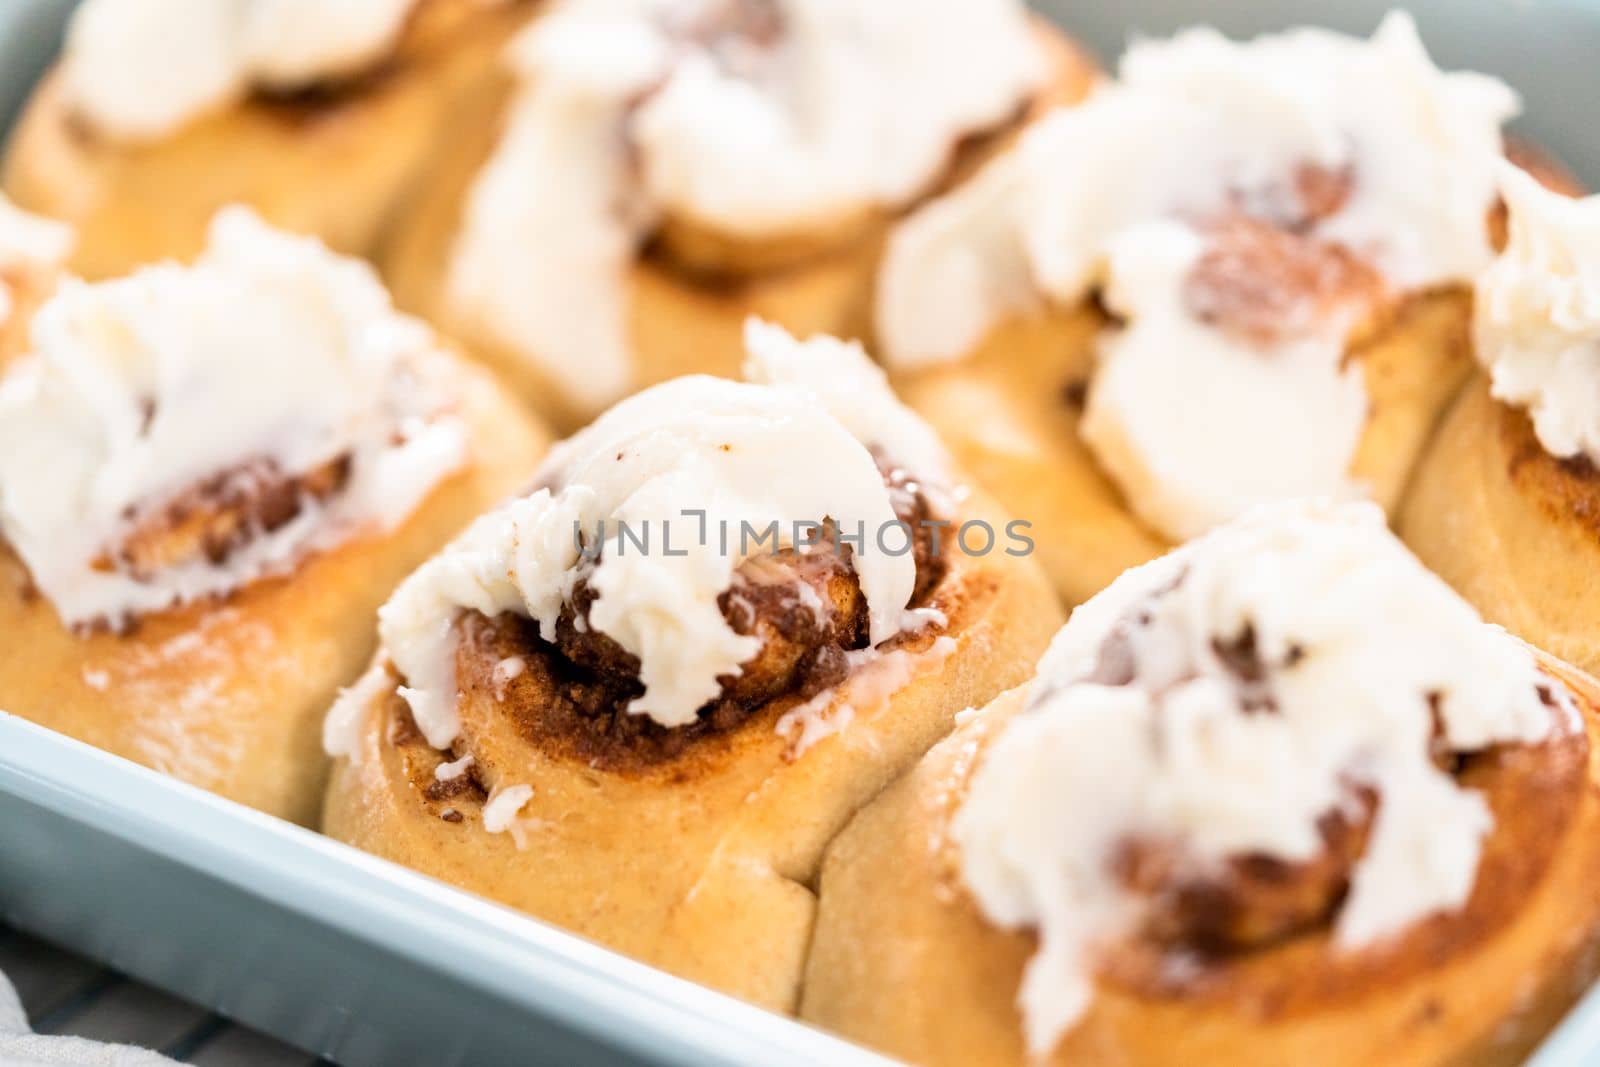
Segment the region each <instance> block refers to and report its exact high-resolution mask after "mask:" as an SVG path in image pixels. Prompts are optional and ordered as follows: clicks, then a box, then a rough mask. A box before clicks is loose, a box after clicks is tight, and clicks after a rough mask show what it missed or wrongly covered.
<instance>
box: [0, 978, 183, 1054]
mask: <svg viewBox="0 0 1600 1067" xmlns="http://www.w3.org/2000/svg"><path fill="white" fill-rule="evenodd" d="M0 1067H176V1065H175V1064H174V1063H173V1061H172V1060H169V1059H167V1058H166V1057H165V1056H158V1055H156V1054H155V1053H154V1052H146V1051H145V1050H144V1049H138V1048H133V1047H131V1046H129V1045H102V1044H99V1043H98V1042H95V1041H88V1040H85V1039H84V1038H81V1037H47V1036H45V1035H43V1034H36V1033H34V1032H33V1031H32V1030H31V1029H29V1027H28V1017H27V1015H26V1014H25V1013H24V1012H23V1010H22V1001H21V1000H19V999H18V998H17V991H16V990H15V989H13V988H12V987H11V983H10V981H8V980H7V979H6V976H5V975H3V974H0Z"/></svg>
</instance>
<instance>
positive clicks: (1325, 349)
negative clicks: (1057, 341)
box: [1079, 219, 1367, 541]
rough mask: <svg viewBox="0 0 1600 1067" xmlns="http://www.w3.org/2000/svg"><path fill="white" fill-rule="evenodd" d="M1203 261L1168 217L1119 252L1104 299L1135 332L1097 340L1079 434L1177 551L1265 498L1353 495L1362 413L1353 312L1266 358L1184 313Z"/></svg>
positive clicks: (1140, 228) (1194, 238) (1137, 229)
mask: <svg viewBox="0 0 1600 1067" xmlns="http://www.w3.org/2000/svg"><path fill="white" fill-rule="evenodd" d="M1204 251H1205V240H1204V238H1203V237H1202V236H1201V235H1200V234H1199V233H1197V232H1196V231H1195V230H1194V229H1192V228H1190V227H1189V226H1186V225H1184V224H1183V223H1181V222H1178V221H1176V220H1170V219H1160V220H1156V221H1153V222H1147V223H1144V224H1141V225H1137V226H1131V227H1129V228H1128V229H1127V230H1125V231H1124V232H1123V233H1122V234H1120V235H1119V236H1118V237H1117V238H1116V239H1115V240H1114V241H1113V242H1112V244H1111V248H1110V250H1109V254H1108V259H1107V263H1108V267H1109V270H1108V281H1107V288H1106V290H1105V292H1104V296H1103V299H1104V301H1105V304H1106V306H1107V307H1108V308H1110V309H1111V310H1112V311H1113V312H1115V313H1116V314H1117V315H1119V316H1121V317H1123V318H1124V319H1125V320H1126V322H1127V326H1126V327H1125V328H1124V329H1121V330H1116V331H1112V332H1110V333H1108V334H1106V335H1105V336H1104V337H1103V338H1101V340H1100V342H1099V366H1098V369H1097V371H1096V374H1095V377H1094V385H1093V388H1092V389H1091V390H1090V392H1089V397H1088V404H1087V406H1086V408H1085V410H1084V416H1083V421H1082V423H1081V424H1080V428H1079V431H1080V433H1081V434H1082V436H1083V439H1084V440H1085V441H1086V442H1087V443H1088V444H1089V446H1090V447H1091V448H1092V449H1093V450H1094V453H1095V456H1096V458H1097V459H1098V460H1099V461H1100V465H1101V466H1102V467H1103V468H1104V469H1105V471H1106V472H1107V473H1109V474H1110V475H1111V476H1112V478H1113V479H1114V480H1115V481H1116V483H1117V485H1118V486H1120V487H1121V489H1122V491H1123V496H1124V498H1125V499H1126V500H1127V501H1128V502H1129V505H1130V506H1131V507H1132V508H1133V509H1134V510H1135V511H1136V512H1137V513H1138V514H1139V515H1140V517H1142V518H1143V519H1144V520H1145V521H1146V522H1148V523H1150V524H1151V525H1152V526H1154V527H1155V528H1156V529H1158V530H1160V531H1161V532H1163V533H1164V534H1166V535H1167V536H1168V537H1170V538H1172V539H1173V540H1176V541H1184V540H1188V539H1189V538H1191V537H1196V536H1198V535H1200V534H1202V533H1204V532H1205V531H1207V530H1209V529H1211V528H1212V527H1214V526H1216V525H1218V524H1219V523H1223V522H1226V521H1228V520H1229V519H1231V518H1233V517H1235V516H1237V515H1242V514H1244V513H1245V512H1246V511H1248V510H1249V509H1250V508H1251V507H1253V506H1255V505H1258V504H1263V503H1266V502H1268V501H1272V500H1283V499H1289V498H1292V497H1296V496H1303V495H1317V494H1322V495H1330V494H1333V493H1335V492H1340V493H1344V494H1348V495H1352V496H1353V495H1356V494H1357V489H1356V487H1355V485H1354V484H1353V483H1352V482H1351V481H1350V479H1349V478H1348V477H1347V474H1348V471H1349V468H1350V458H1351V456H1353V455H1354V454H1355V450H1356V446H1357V444H1358V443H1359V442H1360V439H1361V431H1362V428H1363V426H1364V425H1365V422H1366V413H1367V393H1366V388H1365V386H1364V384H1363V381H1362V375H1361V370H1360V366H1359V365H1358V364H1356V363H1354V362H1350V364H1349V365H1348V366H1344V365H1343V363H1344V362H1345V361H1344V360H1343V355H1344V337H1345V333H1346V330H1347V329H1348V326H1349V321H1350V318H1351V316H1350V315H1349V314H1342V315H1334V316H1330V317H1329V318H1328V319H1327V320H1326V321H1325V322H1324V323H1322V324H1321V325H1320V326H1319V327H1318V328H1315V329H1311V330H1309V331H1307V332H1306V333H1305V334H1303V335H1302V336H1298V337H1295V338H1293V339H1292V340H1289V341H1284V342H1280V343H1278V344H1275V345H1274V346H1273V348H1272V351H1271V352H1266V353H1264V352H1262V351H1260V350H1259V349H1258V348H1257V347H1255V346H1253V345H1251V344H1248V343H1240V342H1239V341H1238V340H1237V339H1236V338H1234V337H1233V336H1231V335H1229V334H1228V333H1225V332H1224V331H1222V330H1219V329H1216V328H1214V327H1211V326H1208V325H1205V324H1204V323H1202V322H1200V321H1199V320H1197V319H1196V318H1195V317H1194V316H1193V315H1192V314H1190V312H1189V309H1188V307H1187V305H1186V303H1185V299H1184V283H1185V280H1186V279H1187V278H1188V277H1189V276H1190V274H1191V272H1192V271H1193V270H1194V268H1195V265H1196V263H1197V262H1198V261H1199V259H1200V257H1201V255H1202V254H1203V253H1204Z"/></svg>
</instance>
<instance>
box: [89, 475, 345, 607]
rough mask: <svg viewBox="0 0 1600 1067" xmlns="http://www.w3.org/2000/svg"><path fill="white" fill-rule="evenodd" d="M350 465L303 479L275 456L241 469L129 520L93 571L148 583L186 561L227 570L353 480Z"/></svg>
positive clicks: (192, 489) (204, 483)
mask: <svg viewBox="0 0 1600 1067" xmlns="http://www.w3.org/2000/svg"><path fill="white" fill-rule="evenodd" d="M350 463H351V459H350V457H349V456H348V455H345V456H340V457H338V458H336V459H333V460H330V461H329V462H327V463H325V464H323V465H322V466H320V467H317V468H316V469H314V470H312V471H309V472H307V473H305V474H302V475H290V474H286V473H285V472H284V471H282V470H281V469H280V468H279V466H278V464H277V462H276V461H275V460H273V459H271V458H263V459H257V460H252V461H250V462H248V463H244V464H241V465H239V466H237V467H235V468H233V469H232V470H228V471H224V472H222V473H220V474H218V475H216V476H214V477H212V478H210V479H208V480H206V481H204V482H202V483H200V484H199V485H196V486H194V487H193V488H191V489H189V490H187V491H186V492H184V493H182V494H181V495H179V496H177V497H176V498H174V499H172V500H169V501H167V502H165V503H163V504H160V505H158V506H156V507H153V508H150V509H148V510H146V511H145V512H144V513H143V514H129V515H128V519H129V521H130V522H131V524H132V528H131V529H130V530H129V532H128V534H127V535H126V536H125V537H124V538H123V539H122V540H121V541H120V542H119V543H117V544H116V545H114V546H111V547H108V548H107V549H106V550H105V551H104V552H103V553H102V554H101V556H100V557H99V558H97V559H96V560H95V561H94V563H93V564H92V566H93V567H94V568H95V569H96V570H99V571H122V572H124V573H126V574H128V575H130V576H131V577H133V578H135V579H138V580H140V581H148V580H150V579H152V578H154V577H155V576H156V575H157V574H158V573H160V572H161V571H162V570H164V569H166V568H169V567H174V566H180V565H182V564H185V563H191V562H199V561H201V560H204V561H205V562H207V563H210V564H212V565H214V566H217V565H221V564H223V563H225V562H226V561H227V559H228V557H229V556H230V555H232V554H233V553H234V552H236V551H238V550H239V549H241V548H243V547H244V546H245V545H247V544H249V543H250V542H251V541H253V540H255V539H256V538H257V537H260V536H263V535H265V534H270V533H274V532H276V531H278V530H280V529H282V528H283V527H285V526H287V525H288V524H289V523H291V522H293V521H294V520H295V519H297V518H299V517H300V516H301V515H302V514H304V513H305V511H306V509H307V508H308V507H311V506H313V505H316V504H320V503H322V502H324V501H326V500H328V499H329V498H331V497H333V496H334V495H335V494H336V493H338V492H339V491H340V490H341V489H343V488H344V486H345V484H346V483H347V482H348V481H349V477H350Z"/></svg>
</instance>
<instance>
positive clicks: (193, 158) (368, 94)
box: [0, 0, 533, 278]
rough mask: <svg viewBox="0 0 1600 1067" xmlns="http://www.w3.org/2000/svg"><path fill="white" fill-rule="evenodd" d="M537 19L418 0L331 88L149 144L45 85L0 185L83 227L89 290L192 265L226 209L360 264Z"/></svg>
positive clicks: (21, 200)
mask: <svg viewBox="0 0 1600 1067" xmlns="http://www.w3.org/2000/svg"><path fill="white" fill-rule="evenodd" d="M532 7H533V5H531V4H529V3H526V2H518V3H513V4H504V5H501V4H493V5H490V4H482V3H479V2H477V0H425V2H424V3H423V4H421V5H420V6H419V7H418V9H417V11H416V13H415V15H414V16H413V18H412V20H411V23H410V24H409V26H408V28H407V32H406V34H405V36H404V37H403V39H402V41H401V44H400V47H399V49H398V51H397V53H396V55H395V56H393V57H391V59H390V60H389V61H387V62H386V63H385V64H384V65H383V66H382V67H381V68H379V69H378V70H377V71H375V72H369V73H368V74H367V75H366V76H365V77H361V78H357V79H355V80H354V81H353V82H351V83H350V84H348V85H345V86H343V87H339V88H337V89H335V88H331V87H324V88H322V89H320V90H311V91H307V92H304V93H301V94H298V95H297V96H295V97H292V98H285V97H279V98H275V99H273V98H267V97H264V96H258V97H256V98H253V99H250V100H247V101H245V102H242V103H240V104H238V105H236V106H234V107H231V108H228V109H226V110H224V111H222V112H220V113H218V114H215V115H211V116H207V117H204V118H201V119H197V120H196V121H194V122H192V123H190V124H189V125H188V126H186V127H185V128H184V129H182V130H181V131H179V132H178V133H177V134H175V135H174V136H172V137H169V138H166V139H163V140H159V141H155V142H151V143H147V144H135V143H125V142H118V141H115V140H113V139H110V138H107V137H105V136H102V135H100V134H98V133H97V132H96V131H95V130H94V129H93V128H92V127H90V126H89V125H88V124H87V123H85V122H84V121H83V120H82V119H80V118H79V117H78V116H76V115H74V114H73V113H72V112H71V110H70V109H69V108H68V107H67V105H66V103H65V101H64V99H63V96H62V89H61V78H60V75H59V72H57V73H52V74H51V75H49V76H47V77H46V78H45V80H44V81H43V82H42V83H41V84H40V86H39V88H38V89H37V90H36V91H35V93H34V96H33V99H32V100H31V101H30V103H29V105H28V108H27V110H26V112H25V113H24V114H23V117H22V119H21V121H20V123H19V124H18V126H17V128H16V131H15V132H14V134H13V135H12V137H11V139H10V141H9V143H8V145H7V148H6V154H5V159H4V163H3V165H0V187H3V188H4V190H5V192H6V193H7V195H9V196H10V197H11V198H12V199H13V200H15V201H16V202H17V204H18V205H19V206H21V207H23V208H25V209H28V210H32V211H35V212H38V213H39V214H43V215H48V216H51V217H55V218H61V219H65V220H67V221H70V222H72V223H73V224H74V225H76V226H77V227H78V230H79V240H78V246H77V250H76V252H75V254H74V257H73V260H72V264H71V265H72V267H73V268H74V269H75V270H76V271H78V272H81V273H83V274H84V275H86V276H87V277H90V278H105V277H111V276H115V275H119V274H123V273H126V272H127V271H128V270H130V269H132V268H133V267H135V266H138V265H141V264H144V263H149V262H152V261H154V260H158V259H163V258H167V257H176V258H180V259H187V258H189V257H191V256H193V255H194V254H196V253H197V252H199V250H200V249H201V247H202V245H203V244H204V237H205V230H206V226H207V224H208V223H209V222H210V220H211V216H212V215H214V214H215V213H216V211H217V210H218V209H219V208H221V207H223V206H225V205H227V204H230V203H245V204H248V205H250V206H252V207H254V208H256V209H257V210H258V211H259V212H260V213H261V214H262V215H264V216H265V217H266V218H267V219H268V221H270V222H273V223H274V224H276V225H279V226H282V227H284V228H285V229H289V230H294V231H297V232H303V233H310V234H314V235H316V236H319V237H322V238H323V239H324V240H326V241H327V242H328V243H329V244H330V245H331V246H333V248H334V249H335V250H337V251H341V252H346V253H351V254H364V253H369V252H371V251H372V249H373V246H374V245H375V244H376V242H377V239H378V236H379V234H380V233H381V231H382V229H383V228H384V227H385V226H386V225H387V224H388V223H389V221H390V219H391V217H392V212H393V211H394V210H395V207H396V206H397V203H398V201H399V199H400V197H401V194H402V193H403V192H405V191H406V190H407V189H408V187H409V185H410V183H411V182H412V181H414V180H415V178H416V177H417V175H418V174H419V173H420V172H421V170H422V169H423V165H424V164H425V163H427V162H429V160H430V159H431V157H432V153H433V151H434V150H435V147H436V143H437V138H438V136H439V134H440V132H441V131H442V130H443V129H444V128H446V125H447V124H448V123H450V122H451V121H453V118H454V116H455V114H456V112H457V110H458V109H460V108H462V107H465V106H467V104H468V102H469V101H470V100H471V99H472V98H473V97H474V96H475V95H477V94H478V93H480V92H482V91H483V90H484V82H485V80H486V74H487V72H489V71H491V70H492V69H493V68H494V66H495V65H496V62H497V59H498V55H499V51H500V49H501V48H502V47H503V45H504V44H505V42H506V41H507V40H508V39H509V37H510V35H511V33H512V32H513V31H514V30H515V29H516V27H517V26H519V25H520V24H521V23H522V22H523V21H525V20H526V18H527V17H528V15H529V14H531V11H532Z"/></svg>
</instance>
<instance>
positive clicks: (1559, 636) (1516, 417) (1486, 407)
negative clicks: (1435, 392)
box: [1399, 374, 1600, 671]
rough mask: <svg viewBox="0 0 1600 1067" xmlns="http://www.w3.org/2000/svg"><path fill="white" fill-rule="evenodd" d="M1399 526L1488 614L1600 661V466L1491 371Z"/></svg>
mask: <svg viewBox="0 0 1600 1067" xmlns="http://www.w3.org/2000/svg"><path fill="white" fill-rule="evenodd" d="M1399 528H1400V534H1401V536H1402V537H1403V538H1404V539H1405V541H1406V543H1407V544H1408V545H1410V546H1411V549H1412V551H1414V552H1415V553H1416V554H1417V555H1418V557H1420V558H1421V560H1422V562H1423V563H1425V564H1427V565H1428V566H1429V567H1430V568H1431V569H1432V570H1433V571H1434V572H1435V573H1437V574H1438V575H1439V576H1440V577H1442V578H1443V579H1445V581H1447V582H1449V583H1450V584H1451V585H1453V586H1454V587H1455V588H1456V590H1457V591H1458V592H1460V593H1461V595H1462V596H1464V597H1465V598H1466V599H1467V600H1468V601H1469V602H1471V604H1472V605H1473V606H1474V607H1476V608H1477V609H1478V610H1479V611H1480V612H1482V613H1483V616H1484V618H1486V619H1488V620H1489V621H1490V622H1496V623H1499V624H1500V625H1502V626H1504V627H1505V628H1506V629H1508V630H1510V631H1511V632H1512V633H1515V634H1517V635H1518V636H1519V637H1521V638H1523V639H1524V640H1527V641H1529V642H1531V643H1533V644H1535V645H1538V646H1539V647H1541V648H1547V649H1549V650H1550V651H1551V652H1552V653H1554V654H1555V655H1558V656H1560V657H1562V658H1563V659H1565V660H1568V661H1569V662H1571V663H1575V664H1577V665H1578V666H1579V667H1581V668H1583V669H1584V670H1588V671H1595V670H1600V472H1596V470H1595V468H1594V466H1593V465H1592V464H1590V463H1588V462H1587V461H1585V460H1583V459H1575V460H1559V459H1556V458H1555V457H1553V456H1551V455H1550V454H1549V453H1548V452H1546V451H1545V450H1544V448H1543V447H1542V446H1541V445H1540V444H1539V440H1538V438H1536V437H1535V436H1534V433H1533V426H1532V424H1531V423H1530V422H1529V421H1528V417H1527V416H1526V415H1525V414H1524V413H1522V412H1521V411H1519V410H1516V409H1514V408H1511V407H1508V406H1506V405H1505V404H1502V403H1500V402H1499V401H1497V400H1495V399H1494V398H1493V397H1491V396H1490V395H1489V382H1488V378H1487V376H1486V375H1482V374H1480V375H1478V376H1477V377H1476V378H1475V379H1474V380H1473V382H1472V384H1471V385H1470V386H1469V387H1468V388H1467V389H1466V390H1464V391H1463V392H1462V394H1461V397H1460V399H1459V400H1458V401H1457V402H1456V404H1455V406H1454V408H1453V409H1452V410H1451V412H1450V415H1449V417H1448V418H1447V419H1446V420H1445V422H1444V425H1443V426H1442V427H1441V428H1440V431H1439V435H1438V437H1437V438H1436V439H1435V440H1434V442H1433V444H1432V445H1431V446H1430V448H1429V450H1428V453H1427V455H1426V457H1425V458H1424V459H1423V461H1422V464H1421V466H1420V467H1419V468H1418V471H1417V478H1416V483H1415V488H1414V489H1413V491H1412V492H1411V494H1410V497H1409V499H1408V500H1407V501H1406V506H1405V510H1404V512H1403V513H1402V515H1401V517H1400V524H1399Z"/></svg>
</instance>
